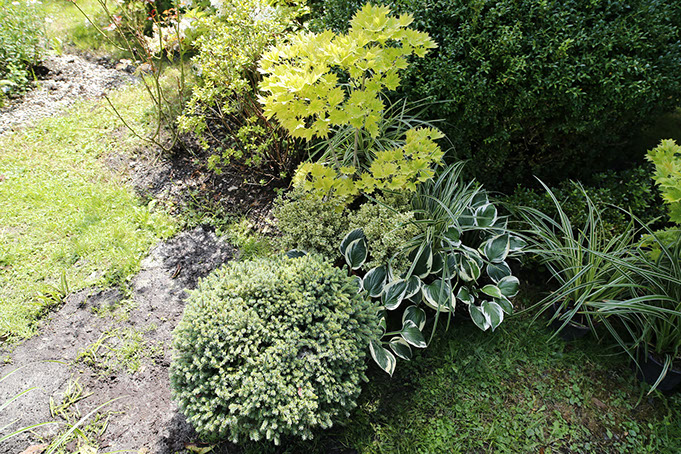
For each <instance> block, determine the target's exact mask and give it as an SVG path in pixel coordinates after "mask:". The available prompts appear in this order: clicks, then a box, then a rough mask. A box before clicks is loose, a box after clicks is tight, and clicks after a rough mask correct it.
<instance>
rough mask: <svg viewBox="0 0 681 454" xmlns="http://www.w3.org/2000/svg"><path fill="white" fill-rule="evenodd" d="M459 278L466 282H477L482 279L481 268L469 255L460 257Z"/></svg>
mask: <svg viewBox="0 0 681 454" xmlns="http://www.w3.org/2000/svg"><path fill="white" fill-rule="evenodd" d="M459 259H460V260H461V261H460V262H459V277H460V278H461V279H463V280H464V281H466V282H471V281H477V280H478V278H480V267H479V266H478V263H477V261H476V260H474V259H473V258H471V257H470V256H467V255H465V254H464V255H461V256H459Z"/></svg>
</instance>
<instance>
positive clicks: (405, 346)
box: [388, 336, 411, 361]
mask: <svg viewBox="0 0 681 454" xmlns="http://www.w3.org/2000/svg"><path fill="white" fill-rule="evenodd" d="M388 345H390V349H391V350H392V351H393V352H394V353H395V355H397V357H398V358H401V359H404V360H407V361H409V360H410V359H411V347H410V346H409V343H408V342H407V341H406V340H404V339H403V338H402V337H400V336H395V337H393V338H392V339H390V342H389V343H388Z"/></svg>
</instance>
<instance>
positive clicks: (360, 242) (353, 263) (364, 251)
mask: <svg viewBox="0 0 681 454" xmlns="http://www.w3.org/2000/svg"><path fill="white" fill-rule="evenodd" d="M368 255H369V250H368V248H367V242H366V240H365V239H364V238H358V239H356V240H354V241H352V242H351V243H350V244H349V245H348V247H347V249H346V250H345V262H346V263H347V264H348V266H349V267H350V269H353V270H356V269H359V268H360V267H361V266H362V265H364V262H365V261H366V259H367V256H368Z"/></svg>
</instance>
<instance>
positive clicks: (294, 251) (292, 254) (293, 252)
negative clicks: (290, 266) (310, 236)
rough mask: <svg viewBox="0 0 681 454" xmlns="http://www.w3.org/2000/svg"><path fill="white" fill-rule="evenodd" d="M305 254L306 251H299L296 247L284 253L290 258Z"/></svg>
mask: <svg viewBox="0 0 681 454" xmlns="http://www.w3.org/2000/svg"><path fill="white" fill-rule="evenodd" d="M306 255H307V252H305V251H301V250H298V249H291V250H290V251H288V252H287V253H286V257H288V258H290V259H297V258H298V257H305V256H306Z"/></svg>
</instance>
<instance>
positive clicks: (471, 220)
mask: <svg viewBox="0 0 681 454" xmlns="http://www.w3.org/2000/svg"><path fill="white" fill-rule="evenodd" d="M458 222H459V226H461V227H470V226H474V225H475V215H474V214H473V211H472V210H471V209H470V208H466V209H465V210H463V211H462V213H461V215H460V216H459V219H458Z"/></svg>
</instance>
